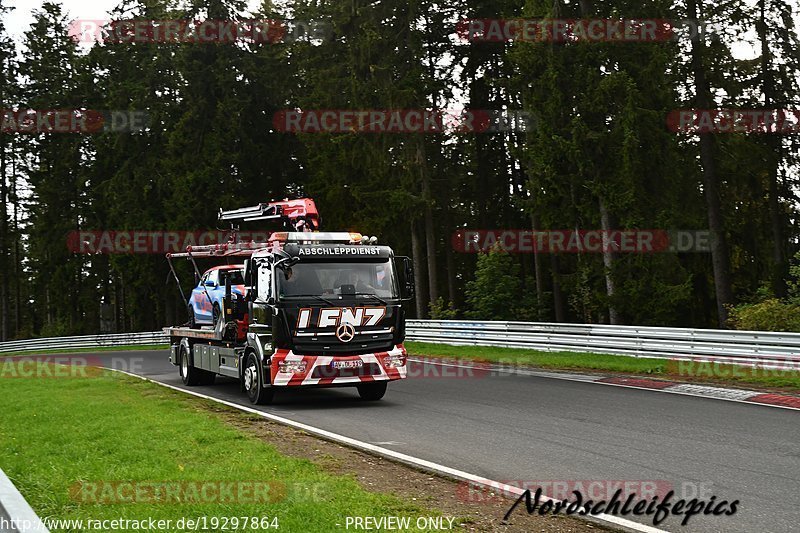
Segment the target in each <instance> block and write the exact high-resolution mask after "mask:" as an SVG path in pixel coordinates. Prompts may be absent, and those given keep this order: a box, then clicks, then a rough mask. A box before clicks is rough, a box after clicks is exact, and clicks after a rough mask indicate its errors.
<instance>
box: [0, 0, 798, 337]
mask: <svg viewBox="0 0 800 533" xmlns="http://www.w3.org/2000/svg"><path fill="white" fill-rule="evenodd" d="M5 4H7V2H5ZM0 5H2V2H0ZM246 7H247V6H246V5H245V2H243V1H240V0H184V1H177V0H120V1H119V5H118V7H116V8H115V9H114V10H113V11H112V12H111V13H110V19H112V20H115V21H126V20H152V21H164V20H185V21H198V20H209V19H213V20H227V21H235V20H239V21H245V20H270V21H293V22H292V23H291V24H290V23H286V25H285V26H283V27H284V28H291V29H293V30H294V31H285V30H283V31H279V32H278V35H277V36H273V38H270V39H266V40H262V41H259V42H256V41H254V40H247V39H242V40H237V41H236V42H232V43H206V42H202V43H199V42H185V41H183V42H153V41H151V42H122V41H124V39H116V40H115V39H105V40H97V41H96V42H92V43H86V42H81V41H80V39H77V38H76V36H75V32H74V24H72V23H71V21H72V19H73V18H76V17H79V16H80V14H79V13H69V14H68V13H66V12H65V11H64V9H63V7H62V6H61V5H60V4H59V2H57V1H47V2H45V3H44V5H43V7H42V8H41V9H39V10H36V11H35V13H34V22H33V24H32V26H31V27H30V29H29V30H28V31H26V32H25V34H24V37H23V38H22V39H21V40H15V39H12V38H11V37H10V36H9V32H8V28H6V27H3V26H0V63H2V77H1V78H0V102H2V103H0V108H2V109H4V110H20V109H33V110H55V109H72V110H74V109H85V110H101V111H104V112H106V111H110V110H117V111H136V112H146V114H147V117H148V123H147V127H145V128H143V129H141V130H139V131H131V132H124V131H123V132H120V131H109V130H101V131H96V132H93V133H91V134H77V133H46V132H45V133H36V134H31V133H21V132H17V131H11V130H12V129H13V128H10V127H6V124H5V122H4V127H3V131H2V133H0V184H1V187H0V204H2V206H3V211H2V213H1V214H0V261H2V263H0V272H2V273H3V275H2V276H0V312H1V313H0V314H2V320H1V321H0V340H5V339H13V338H25V337H31V336H37V335H69V334H87V333H95V332H99V331H117V332H125V331H144V330H154V329H156V328H158V327H161V326H164V325H168V324H174V323H180V322H182V321H183V320H185V318H186V317H185V306H184V303H182V302H181V300H180V296H179V294H178V291H177V290H175V287H174V283H173V282H172V280H170V278H169V269H168V266H167V262H166V261H165V259H164V257H163V254H153V253H150V254H137V253H129V254H106V253H94V254H86V253H76V251H75V250H74V249H73V248H74V247H73V248H71V247H70V246H68V241H69V239H70V235H74V234H75V233H74V232H76V231H93V230H96V231H122V230H142V231H144V230H147V231H157V230H169V231H203V230H209V229H210V230H214V229H216V228H218V227H219V223H218V222H217V212H218V209H219V208H220V207H222V208H226V209H232V208H237V207H242V206H249V205H254V204H257V203H259V202H266V201H269V200H273V199H282V198H297V197H302V196H308V197H311V198H313V199H314V200H315V201H316V203H317V206H318V207H319V210H320V213H321V215H322V227H323V229H326V230H342V229H349V230H358V231H361V232H363V233H364V234H368V235H378V236H379V238H380V242H381V243H383V244H389V245H391V246H392V247H393V248H394V249H395V251H396V253H398V254H403V255H409V256H412V257H413V260H414V264H415V266H416V270H417V276H416V280H417V299H416V302H415V305H414V304H411V307H410V308H409V312H410V313H411V315H412V316H418V317H435V318H462V317H468V318H482V319H501V320H534V321H552V322H593V323H617V324H638V325H671V326H685V327H742V325H743V324H744V325H745V326H748V327H765V328H774V329H787V328H788V329H794V328H797V329H798V330H800V328H798V324H800V319H798V318H797V317H798V316H800V306H798V303H800V290H798V287H797V284H796V283H797V278H798V267H797V261H798V260H797V259H796V258H795V255H796V254H797V253H798V249H800V248H799V247H798V237H800V222H798V216H797V214H798V203H797V196H796V195H797V179H798V156H799V155H800V150H798V140H799V138H798V136H797V135H796V134H795V135H790V134H781V132H777V133H758V132H732V133H716V132H713V131H703V132H699V133H691V132H690V133H685V132H684V133H681V132H676V131H673V129H674V128H670V127H669V121H670V118H669V117H670V116H672V115H671V114H673V113H674V112H675V111H676V110H685V109H700V110H709V109H745V110H747V109H749V110H764V109H766V110H769V109H780V108H783V109H786V108H790V109H791V108H798V107H800V92H799V91H798V86H799V85H800V83H799V80H800V42H798V32H797V28H796V27H795V26H794V23H795V21H796V20H797V16H798V9H799V8H798V5H797V3H796V2H793V1H785V0H747V1H745V0H723V1H718V0H713V1H712V0H644V1H633V0H491V1H489V0H461V1H458V2H456V1H451V0H297V1H292V0H286V1H283V2H271V1H267V0H265V1H264V2H263V3H262V6H261V8H260V9H259V10H258V11H256V12H248V11H247V10H246ZM2 9H3V10H4V11H5V10H7V9H9V8H8V7H3V8H2ZM623 18H624V19H641V20H644V19H646V20H658V21H687V20H689V21H704V22H707V23H708V24H707V26H705V27H703V26H699V27H701V28H704V30H703V31H699V30H698V31H692V30H691V26H689V30H688V31H682V32H677V31H676V32H674V33H673V34H672V35H671V37H669V38H660V39H656V40H653V41H648V42H644V41H635V42H626V41H624V40H615V39H601V40H597V41H587V40H583V39H553V38H539V39H537V38H529V39H522V38H514V36H513V35H512V36H511V37H512V38H486V39H473V38H470V35H469V33H468V32H467V33H466V34H465V32H464V31H463V30H464V27H465V24H466V25H467V26H468V24H469V22H465V21H475V20H488V19H502V20H513V19H528V20H541V19H545V20H547V19H563V20H578V19H601V20H614V19H623ZM0 20H1V19H0ZM301 22H308V23H310V24H311V25H314V27H315V28H317V29H319V30H320V31H317V32H316V33H312V32H308V33H305V34H303V32H301V31H297V30H298V28H301V29H302V28H303V27H304V26H303V24H301ZM668 25H669V24H668ZM277 27H279V28H280V27H281V26H280V25H277ZM684 29H686V27H684ZM742 57H744V59H741V58H742ZM413 109H416V110H448V113H450V110H464V109H467V110H470V109H471V110H484V111H486V112H494V113H495V114H496V115H497V116H500V115H502V114H503V113H508V114H513V113H518V114H519V116H524V117H528V119H527V120H525V121H524V124H522V125H517V127H497V128H491V127H489V128H473V129H469V128H460V127H458V125H456V126H455V127H450V128H443V129H440V130H438V131H426V132H423V133H420V132H413V131H398V132H388V131H387V132H375V131H356V130H351V131H335V132H314V131H307V130H305V131H286V129H285V128H282V127H280V124H278V122H279V121H278V120H277V119H276V117H281V116H284V115H282V114H285V113H286V112H287V111H289V110H304V111H307V110H413ZM489 114H490V115H492V116H494V115H493V114H492V113H489ZM504 228H508V229H515V230H536V231H546V230H577V231H583V230H590V229H595V228H597V229H602V230H612V229H637V228H641V229H648V230H652V229H663V230H668V231H671V230H708V231H709V232H710V233H711V234H712V235H713V236H714V238H713V239H712V240H711V245H710V247H709V249H708V250H707V251H703V252H697V251H693V252H671V251H663V252H660V253H619V252H615V251H613V250H604V251H603V252H602V253H504V252H503V251H501V250H498V249H495V250H494V251H493V252H492V253H490V254H488V255H487V254H476V253H463V251H462V250H459V249H457V248H458V247H457V246H454V242H455V239H454V235H455V234H457V233H458V232H459V231H462V230H494V229H504ZM181 267H182V271H181V274H183V275H184V276H183V277H184V279H185V280H187V283H188V284H191V278H192V276H191V271H190V269H189V268H188V265H183V264H182V265H181ZM183 267H186V268H183ZM775 321H778V322H779V323H775Z"/></svg>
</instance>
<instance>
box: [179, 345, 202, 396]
mask: <svg viewBox="0 0 800 533" xmlns="http://www.w3.org/2000/svg"><path fill="white" fill-rule="evenodd" d="M178 368H179V369H180V373H181V380H182V381H183V384H184V385H188V386H189V387H192V386H194V385H200V383H201V382H202V379H203V377H204V376H203V371H202V370H200V369H198V368H195V367H194V366H192V357H191V354H190V353H189V352H188V350H187V349H186V346H185V345H183V344H181V349H180V361H179V363H178Z"/></svg>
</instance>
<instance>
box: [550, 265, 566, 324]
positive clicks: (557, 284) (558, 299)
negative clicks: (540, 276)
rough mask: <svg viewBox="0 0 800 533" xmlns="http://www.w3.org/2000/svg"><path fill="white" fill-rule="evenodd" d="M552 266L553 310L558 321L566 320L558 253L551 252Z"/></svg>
mask: <svg viewBox="0 0 800 533" xmlns="http://www.w3.org/2000/svg"><path fill="white" fill-rule="evenodd" d="M550 267H551V269H552V271H553V272H552V276H553V310H554V311H555V315H556V322H564V321H565V320H566V308H565V307H564V294H563V293H562V292H561V281H560V280H559V277H560V275H561V274H560V271H559V266H558V255H557V254H555V253H551V254H550Z"/></svg>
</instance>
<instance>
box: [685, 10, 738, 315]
mask: <svg viewBox="0 0 800 533" xmlns="http://www.w3.org/2000/svg"><path fill="white" fill-rule="evenodd" d="M700 1H702V0H700ZM687 7H688V15H689V19H691V20H697V18H698V6H697V0H688V2H687ZM700 37H701V36H700V35H699V34H698V35H694V36H693V37H692V70H693V72H694V78H695V90H696V92H697V94H696V98H695V102H696V107H697V108H698V109H710V108H711V90H710V88H709V84H708V80H707V78H706V72H705V66H704V65H703V58H704V57H705V44H704V43H703V41H702V40H701V39H700ZM700 162H701V164H702V167H703V189H704V192H705V197H706V207H707V210H708V229H709V230H710V231H711V235H712V243H711V262H712V265H713V269H714V288H715V290H716V297H717V320H718V322H719V327H720V328H725V327H727V321H728V309H727V307H726V306H727V305H729V304H731V303H732V302H733V290H732V288H731V275H730V255H729V252H728V240H727V237H726V236H725V227H724V223H723V220H722V207H721V201H720V195H719V184H718V181H717V170H716V161H715V160H714V138H713V133H700Z"/></svg>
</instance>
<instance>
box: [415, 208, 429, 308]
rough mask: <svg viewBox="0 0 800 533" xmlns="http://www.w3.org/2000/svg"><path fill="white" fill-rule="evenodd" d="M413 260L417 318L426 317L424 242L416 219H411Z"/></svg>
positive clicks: (426, 296)
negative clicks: (420, 237)
mask: <svg viewBox="0 0 800 533" xmlns="http://www.w3.org/2000/svg"><path fill="white" fill-rule="evenodd" d="M411 261H412V262H413V263H414V291H415V292H416V297H415V298H414V302H415V303H416V309H417V318H425V317H426V316H427V307H426V303H427V302H428V295H427V294H426V292H425V280H424V279H423V275H424V272H423V263H422V243H421V242H420V239H419V234H418V224H417V222H416V221H415V220H412V221H411Z"/></svg>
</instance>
